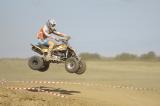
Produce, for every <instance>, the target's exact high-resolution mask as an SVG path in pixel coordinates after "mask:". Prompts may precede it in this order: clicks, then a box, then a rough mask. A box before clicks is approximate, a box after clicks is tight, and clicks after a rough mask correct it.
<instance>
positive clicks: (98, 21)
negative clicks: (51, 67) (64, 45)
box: [0, 0, 160, 58]
mask: <svg viewBox="0 0 160 106" xmlns="http://www.w3.org/2000/svg"><path fill="white" fill-rule="evenodd" d="M50 18H54V19H55V20H56V23H57V26H56V27H57V30H58V31H59V32H62V33H65V34H67V35H70V36H71V37H72V39H71V40H70V45H71V46H72V47H73V48H75V50H76V51H77V53H82V52H89V53H99V54H101V55H104V56H115V55H117V54H119V53H122V52H127V53H133V54H138V55H140V54H143V53H146V52H149V51H154V52H155V53H156V54H158V55H160V0H1V3H0V58H3V57H29V56H32V55H33V54H34V52H33V51H32V50H31V47H30V44H31V43H36V42H37V39H36V33H37V32H38V31H39V29H40V27H41V26H43V25H44V24H45V23H46V22H47V20H48V19H50Z"/></svg>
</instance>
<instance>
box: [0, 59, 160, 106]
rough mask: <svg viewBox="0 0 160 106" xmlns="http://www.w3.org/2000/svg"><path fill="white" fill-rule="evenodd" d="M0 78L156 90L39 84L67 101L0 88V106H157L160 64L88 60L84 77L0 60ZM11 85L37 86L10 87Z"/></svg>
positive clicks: (58, 67)
mask: <svg viewBox="0 0 160 106" xmlns="http://www.w3.org/2000/svg"><path fill="white" fill-rule="evenodd" d="M0 79H6V80H10V81H13V80H23V81H24V80H25V81H28V80H29V81H31V80H50V81H68V82H80V83H84V82H85V83H96V84H99V85H113V86H114V85H119V86H128V87H129V86H134V87H137V88H150V89H152V88H154V89H156V90H137V91H136V90H129V89H120V88H112V87H111V88H107V87H106V88H105V87H103V86H85V85H84V86H80V85H67V84H66V85H63V84H57V85H43V86H45V87H50V89H53V90H54V91H55V92H57V93H64V94H65V95H66V96H67V98H65V99H64V98H63V99H62V98H60V97H56V96H50V95H47V94H43V93H33V92H29V91H22V92H19V91H14V90H8V89H6V88H4V87H3V86H1V87H0V105H3V106H135V105H137V106H159V105H160V102H159V98H160V83H159V82H160V62H138V61H134V62H132V61H130V62H128V61H126V62H120V61H110V62H108V61H88V62H87V71H86V73H85V74H84V75H76V74H70V73H67V72H66V71H65V69H64V65H62V64H59V65H51V67H50V68H49V70H48V71H47V72H44V73H40V72H36V71H33V70H30V69H29V68H28V66H27V61H26V60H15V59H13V60H9V59H8V60H7V59H1V60H0ZM10 85H12V86H13V85H14V86H32V87H36V86H41V85H34V84H31V85H27V84H18V83H17V84H13V83H12V84H10Z"/></svg>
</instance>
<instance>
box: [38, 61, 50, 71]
mask: <svg viewBox="0 0 160 106" xmlns="http://www.w3.org/2000/svg"><path fill="white" fill-rule="evenodd" d="M48 68H49V62H45V63H44V66H43V67H42V68H41V69H38V71H39V72H45V71H47V70H48Z"/></svg>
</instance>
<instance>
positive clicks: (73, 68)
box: [65, 57, 79, 73]
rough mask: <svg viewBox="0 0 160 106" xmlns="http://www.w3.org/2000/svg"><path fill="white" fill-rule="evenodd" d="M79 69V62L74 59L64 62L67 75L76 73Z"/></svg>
mask: <svg viewBox="0 0 160 106" xmlns="http://www.w3.org/2000/svg"><path fill="white" fill-rule="evenodd" d="M78 68H79V61H78V60H77V59H76V58H75V57H70V58H68V59H67V60H66V62H65V69H66V71H67V72H69V73H76V72H77V70H78Z"/></svg>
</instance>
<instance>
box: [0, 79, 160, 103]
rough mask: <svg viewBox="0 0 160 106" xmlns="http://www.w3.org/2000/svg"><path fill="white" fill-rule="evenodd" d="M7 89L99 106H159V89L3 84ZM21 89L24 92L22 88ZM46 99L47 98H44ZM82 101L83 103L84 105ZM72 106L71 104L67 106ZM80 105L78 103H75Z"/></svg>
mask: <svg viewBox="0 0 160 106" xmlns="http://www.w3.org/2000/svg"><path fill="white" fill-rule="evenodd" d="M3 86H5V87H6V88H8V89H10V90H11V89H12V90H17V91H18V92H23V93H24V92H25V93H30V94H31V95H32V94H33V93H35V94H38V95H39V94H41V95H42V94H43V96H44V97H45V96H50V97H51V98H55V97H56V98H57V97H58V98H59V99H65V100H67V99H68V100H71V101H72V100H73V101H74V102H77V103H81V102H82V101H83V103H85V102H86V103H85V104H87V105H86V106H88V105H100V106H103V105H104V106H107V105H108V106H112V105H113V106H135V105H136V106H159V105H160V102H159V98H160V89H156V88H137V87H133V86H124V85H109V84H96V83H86V82H83V83H78V82H76V83H75V82H62V81H60V82H58V81H56V82H54V81H24V82H5V83H4V85H3ZM24 88H25V89H24ZM47 98H48V97H47ZM73 101H72V102H73ZM84 101H85V102H84ZM70 105H72V104H70ZM78 105H80V104H78Z"/></svg>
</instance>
